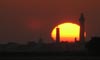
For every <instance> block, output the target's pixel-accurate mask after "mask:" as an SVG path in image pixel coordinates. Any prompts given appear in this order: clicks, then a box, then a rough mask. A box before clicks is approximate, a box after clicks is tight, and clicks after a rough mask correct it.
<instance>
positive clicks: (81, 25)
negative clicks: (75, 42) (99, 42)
mask: <svg viewBox="0 0 100 60" xmlns="http://www.w3.org/2000/svg"><path fill="white" fill-rule="evenodd" d="M79 23H80V43H81V44H84V43H85V37H84V30H85V19H84V14H83V13H81V15H80V18H79Z"/></svg>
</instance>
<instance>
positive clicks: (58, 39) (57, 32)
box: [56, 27, 60, 43]
mask: <svg viewBox="0 0 100 60" xmlns="http://www.w3.org/2000/svg"><path fill="white" fill-rule="evenodd" d="M56 43H60V28H59V27H57V28H56Z"/></svg>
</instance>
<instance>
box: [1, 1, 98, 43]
mask: <svg viewBox="0 0 100 60" xmlns="http://www.w3.org/2000/svg"><path fill="white" fill-rule="evenodd" d="M99 6H100V0H0V43H2V42H18V43H25V42H28V41H38V40H39V38H40V37H42V38H43V40H44V42H52V38H51V36H50V34H51V31H52V29H53V28H54V27H55V26H56V25H57V24H60V23H63V22H69V21H70V22H74V23H79V22H78V19H79V17H80V13H81V12H83V13H84V16H85V31H86V32H87V38H86V40H87V41H88V40H90V38H91V37H92V36H100V28H99V24H100V17H99V16H100V7H99Z"/></svg>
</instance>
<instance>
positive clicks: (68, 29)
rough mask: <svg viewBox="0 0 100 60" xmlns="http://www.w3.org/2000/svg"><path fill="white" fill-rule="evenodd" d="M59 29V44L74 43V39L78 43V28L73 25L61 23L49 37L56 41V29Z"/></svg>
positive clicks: (76, 25)
mask: <svg viewBox="0 0 100 60" xmlns="http://www.w3.org/2000/svg"><path fill="white" fill-rule="evenodd" d="M57 27H59V29H60V42H75V38H76V40H77V41H79V34H80V26H79V25H78V24H74V23H62V24H59V25H58V26H56V27H55V28H54V29H53V30H52V32H51V37H52V38H53V40H56V28H57Z"/></svg>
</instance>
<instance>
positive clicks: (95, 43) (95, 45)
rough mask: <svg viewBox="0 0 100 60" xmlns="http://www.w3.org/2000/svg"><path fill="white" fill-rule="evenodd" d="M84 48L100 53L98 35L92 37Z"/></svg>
mask: <svg viewBox="0 0 100 60" xmlns="http://www.w3.org/2000/svg"><path fill="white" fill-rule="evenodd" d="M86 48H87V49H88V52H90V53H96V54H98V53H100V37H93V38H92V39H91V40H90V41H89V42H88V43H87V44H86Z"/></svg>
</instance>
